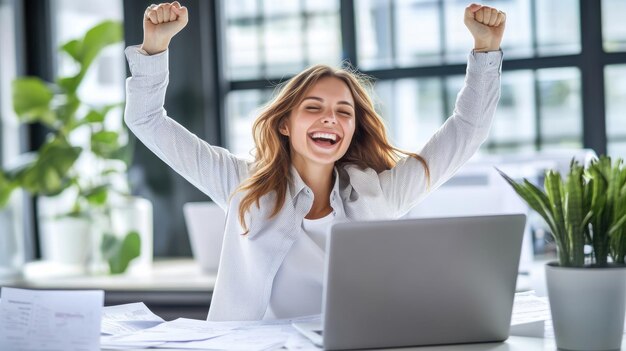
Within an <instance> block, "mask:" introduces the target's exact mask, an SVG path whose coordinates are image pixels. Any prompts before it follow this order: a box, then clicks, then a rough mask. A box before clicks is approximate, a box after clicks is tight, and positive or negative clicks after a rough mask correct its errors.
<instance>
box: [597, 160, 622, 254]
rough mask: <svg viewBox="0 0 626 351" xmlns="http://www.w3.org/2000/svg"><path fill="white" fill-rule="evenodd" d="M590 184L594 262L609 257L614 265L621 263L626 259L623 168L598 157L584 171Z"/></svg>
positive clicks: (620, 161)
mask: <svg viewBox="0 0 626 351" xmlns="http://www.w3.org/2000/svg"><path fill="white" fill-rule="evenodd" d="M587 177H588V178H589V179H590V182H591V183H592V186H591V189H592V193H593V195H592V201H591V206H592V210H593V212H594V216H593V219H592V223H591V230H592V231H593V235H592V238H593V240H592V245H593V249H594V254H595V256H596V261H597V262H598V263H602V261H601V260H604V263H606V258H607V257H608V256H609V255H610V257H611V259H612V260H613V261H614V262H617V263H624V256H625V255H626V235H625V234H626V226H625V223H626V168H624V167H623V161H622V160H621V159H618V160H617V161H616V162H615V163H612V162H611V158H610V157H601V158H600V159H599V160H597V161H595V162H593V163H592V164H591V165H590V166H589V168H588V169H587Z"/></svg>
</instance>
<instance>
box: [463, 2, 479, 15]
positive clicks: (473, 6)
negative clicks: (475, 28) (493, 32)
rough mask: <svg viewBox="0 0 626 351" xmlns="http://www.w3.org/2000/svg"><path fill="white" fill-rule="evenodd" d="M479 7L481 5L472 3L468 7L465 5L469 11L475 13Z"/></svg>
mask: <svg viewBox="0 0 626 351" xmlns="http://www.w3.org/2000/svg"><path fill="white" fill-rule="evenodd" d="M481 7H482V5H480V4H476V3H472V4H470V5H469V6H468V7H466V8H465V9H466V10H469V11H470V12H471V13H475V12H476V11H478V10H480V8H481Z"/></svg>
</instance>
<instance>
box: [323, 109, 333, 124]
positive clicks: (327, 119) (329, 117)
mask: <svg viewBox="0 0 626 351" xmlns="http://www.w3.org/2000/svg"><path fill="white" fill-rule="evenodd" d="M322 124H337V116H335V112H330V113H328V114H326V116H324V118H322Z"/></svg>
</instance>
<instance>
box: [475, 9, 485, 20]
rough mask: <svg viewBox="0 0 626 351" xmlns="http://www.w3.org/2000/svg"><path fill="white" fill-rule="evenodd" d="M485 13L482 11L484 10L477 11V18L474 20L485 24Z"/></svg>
mask: <svg viewBox="0 0 626 351" xmlns="http://www.w3.org/2000/svg"><path fill="white" fill-rule="evenodd" d="M484 13H485V11H484V10H482V9H481V10H479V11H476V14H475V17H474V18H475V19H476V21H477V22H478V23H483V19H484V17H485V16H484Z"/></svg>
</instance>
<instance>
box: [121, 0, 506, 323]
mask: <svg viewBox="0 0 626 351" xmlns="http://www.w3.org/2000/svg"><path fill="white" fill-rule="evenodd" d="M187 21H188V13H187V9H186V8H185V7H182V6H181V5H180V4H179V3H178V2H173V3H171V4H168V3H165V4H160V5H158V6H157V5H152V6H150V7H149V8H148V9H146V13H145V15H144V22H143V24H144V41H143V44H142V45H141V47H136V46H135V47H129V48H127V49H126V56H127V58H128V61H129V65H130V70H131V73H132V77H131V78H129V79H128V81H127V103H126V113H125V120H126V123H127V124H128V126H129V127H130V129H131V130H132V131H133V132H134V133H135V134H136V135H137V137H138V138H139V139H140V140H142V142H143V143H144V144H146V146H147V147H148V148H150V149H151V150H152V151H153V152H154V153H155V154H157V155H158V156H159V157H160V158H161V159H162V160H163V161H165V162H166V163H167V164H168V165H169V166H171V167H172V168H173V169H174V170H176V171H177V172H178V173H180V174H181V175H182V176H183V177H185V178H186V179H187V180H188V181H190V182H191V183H192V184H194V185H195V186H196V187H198V188H199V189H200V190H201V191H203V192H204V193H206V194H207V195H209V196H210V197H211V199H212V200H213V201H215V202H216V203H217V204H219V205H220V206H221V207H222V208H223V209H224V210H225V211H226V213H227V219H226V229H225V233H224V244H223V248H222V256H221V262H220V268H219V272H218V277H217V282H216V285H215V290H214V293H213V297H212V302H211V308H210V311H209V316H208V319H210V320H260V319H274V318H288V317H295V316H302V315H309V314H316V313H320V312H321V300H322V277H323V262H324V247H325V245H324V244H325V238H326V235H327V234H328V232H329V230H330V227H331V225H332V223H336V222H338V221H346V220H348V221H354V220H371V219H389V218H398V217H400V216H402V215H404V214H405V213H407V212H408V211H409V210H410V209H411V207H413V206H415V205H416V204H417V203H418V202H419V201H420V199H422V198H423V197H424V196H425V195H426V194H427V193H428V192H429V191H431V190H433V189H435V188H436V187H438V186H439V185H440V184H442V183H443V182H445V181H446V180H447V179H449V178H450V177H451V176H452V175H453V174H454V172H455V171H456V170H457V169H458V168H459V167H461V165H463V163H464V162H466V161H467V160H468V159H469V158H470V157H471V156H472V155H473V154H474V153H475V151H476V150H477V149H478V148H479V146H480V145H481V143H482V142H483V141H484V140H485V139H486V138H487V135H488V133H489V128H490V124H491V120H492V119H493V116H494V112H495V109H496V104H497V101H498V98H499V92H500V66H501V60H502V54H501V51H500V50H499V48H500V42H501V40H502V34H503V32H504V22H505V15H504V13H502V12H501V11H497V10H496V9H493V8H490V7H486V6H481V5H477V4H472V5H470V6H468V7H467V8H466V9H465V20H464V21H465V24H466V26H467V27H468V29H469V30H470V32H471V33H472V36H473V37H474V50H473V51H472V53H471V54H470V55H469V58H468V66H467V76H466V80H465V86H464V88H463V89H462V90H461V92H460V94H459V96H458V98H457V102H456V108H455V110H454V114H453V115H452V116H451V117H450V118H449V119H448V120H447V121H446V122H445V123H444V125H443V126H442V127H441V128H440V129H439V131H437V133H436V134H435V135H434V136H433V137H432V138H431V139H430V141H428V143H427V144H426V145H425V147H424V148H423V149H422V150H421V152H420V155H417V154H411V153H405V152H401V151H400V150H398V149H396V148H394V147H392V146H391V145H390V144H389V142H388V141H387V138H386V134H385V129H384V125H383V123H382V120H381V118H380V117H379V116H378V114H376V112H375V111H374V107H373V104H372V101H371V100H370V98H369V96H368V94H367V92H366V90H365V89H364V87H363V85H362V83H361V82H360V81H359V79H358V76H357V75H356V74H353V73H351V72H347V71H345V70H337V69H333V68H330V67H327V66H321V65H318V66H313V67H311V68H308V69H306V70H305V71H303V72H301V73H300V74H298V75H297V76H295V77H294V78H292V79H291V80H290V81H289V82H287V84H286V85H285V86H284V87H282V89H281V91H280V92H279V93H278V94H277V96H276V97H275V98H274V99H273V100H272V101H271V102H269V103H268V104H267V106H265V108H264V109H263V111H262V112H261V113H260V115H259V117H258V118H257V120H256V122H255V123H254V127H253V133H254V139H255V145H256V149H255V151H256V153H255V160H254V162H249V161H246V160H243V159H240V158H237V157H235V156H234V155H232V154H230V153H229V152H228V151H227V150H225V149H223V148H219V147H215V146H211V145H209V144H207V143H206V142H205V141H203V140H201V139H199V138H198V137H196V136H195V135H193V134H192V133H190V132H189V131H187V130H186V129H185V128H183V127H182V126H180V125H179V124H178V123H176V122H175V121H174V120H172V119H171V118H169V117H167V115H166V112H165V110H164V108H163V102H164V98H165V91H166V87H167V82H168V56H167V47H168V45H169V42H170V40H171V38H172V37H173V36H174V35H176V33H178V32H179V31H180V30H181V29H182V28H184V27H185V25H186V24H187ZM381 235H384V234H381Z"/></svg>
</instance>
